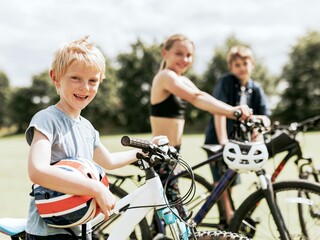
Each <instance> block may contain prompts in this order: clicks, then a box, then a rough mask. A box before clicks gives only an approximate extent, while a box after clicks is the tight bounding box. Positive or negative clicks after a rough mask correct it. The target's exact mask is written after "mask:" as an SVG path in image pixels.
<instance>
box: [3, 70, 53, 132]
mask: <svg viewBox="0 0 320 240" xmlns="http://www.w3.org/2000/svg"><path fill="white" fill-rule="evenodd" d="M32 79H33V80H32V85H31V86H30V87H20V88H16V89H14V91H13V93H12V95H11V98H10V101H9V110H10V116H11V119H12V123H13V124H15V125H17V127H18V128H17V132H18V133H22V132H24V131H25V130H26V128H27V127H28V125H29V122H30V120H31V118H32V116H33V115H34V114H35V113H36V112H38V111H40V110H41V109H44V108H46V107H48V106H49V105H52V104H54V103H55V102H56V101H57V99H58V95H57V93H56V90H55V87H54V86H53V84H52V83H51V79H50V76H49V74H48V71H44V72H42V73H40V74H38V75H35V76H33V78H32Z"/></svg>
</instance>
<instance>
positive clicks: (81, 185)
mask: <svg viewBox="0 0 320 240" xmlns="http://www.w3.org/2000/svg"><path fill="white" fill-rule="evenodd" d="M50 158H51V143H50V141H49V140H48V139H47V137H46V136H45V135H44V134H42V133H41V132H40V131H38V130H36V129H35V130H34V137H33V140H32V144H31V147H30V152H29V158H28V173H29V177H30V180H31V181H32V182H33V183H36V184H39V185H41V186H43V187H46V188H49V189H52V190H54V191H57V192H63V193H67V194H71V195H88V196H93V197H94V198H95V199H96V200H97V202H98V204H99V206H100V207H101V209H102V212H103V213H104V214H105V215H106V217H108V216H109V211H110V210H111V209H112V208H113V206H114V202H115V198H114V196H113V195H112V194H111V193H110V191H109V190H108V188H107V187H105V186H104V185H103V184H102V183H101V182H99V181H96V180H92V179H89V178H84V177H82V176H80V175H78V174H75V173H73V172H70V171H65V170H63V169H61V168H57V167H53V166H51V165H50Z"/></svg>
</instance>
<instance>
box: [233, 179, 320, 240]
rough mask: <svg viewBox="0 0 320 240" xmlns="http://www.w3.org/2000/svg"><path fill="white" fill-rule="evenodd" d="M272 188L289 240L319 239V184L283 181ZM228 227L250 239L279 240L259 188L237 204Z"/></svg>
mask: <svg viewBox="0 0 320 240" xmlns="http://www.w3.org/2000/svg"><path fill="white" fill-rule="evenodd" d="M273 189H274V194H275V200H276V202H277V204H278V207H279V210H280V212H281V214H282V217H283V220H284V223H285V226H286V228H287V230H288V232H289V235H290V239H311V240H312V239H320V231H319V229H320V185H319V184H316V183H310V182H306V181H286V182H278V183H274V184H273ZM229 230H230V231H232V232H239V233H240V234H242V235H245V236H248V237H250V238H254V239H280V235H279V233H278V230H277V227H276V225H275V222H274V219H273V216H272V215H271V212H270V209H269V206H268V204H267V202H266V199H265V198H264V195H263V192H262V190H261V189H260V190H258V191H256V192H254V193H253V194H251V195H250V196H249V197H248V198H247V199H246V200H245V201H244V202H243V203H242V204H241V206H240V207H239V208H238V210H237V211H236V213H235V216H234V218H233V219H232V222H231V226H230V229H229Z"/></svg>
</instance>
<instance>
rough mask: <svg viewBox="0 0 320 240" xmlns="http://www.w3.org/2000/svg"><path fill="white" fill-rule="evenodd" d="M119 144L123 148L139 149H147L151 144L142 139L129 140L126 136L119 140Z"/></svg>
mask: <svg viewBox="0 0 320 240" xmlns="http://www.w3.org/2000/svg"><path fill="white" fill-rule="evenodd" d="M121 144H122V145H123V146H128V147H135V148H140V149H149V148H150V146H151V145H152V143H150V142H149V141H147V140H144V139H138V138H130V137H128V136H123V137H122V138H121Z"/></svg>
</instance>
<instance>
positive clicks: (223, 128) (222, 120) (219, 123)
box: [213, 115, 229, 145]
mask: <svg viewBox="0 0 320 240" xmlns="http://www.w3.org/2000/svg"><path fill="white" fill-rule="evenodd" d="M213 117H214V127H215V129H216V134H217V138H218V141H219V144H221V145H225V144H226V143H227V142H228V141H229V140H228V134H227V119H226V117H225V116H222V115H214V116H213Z"/></svg>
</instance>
